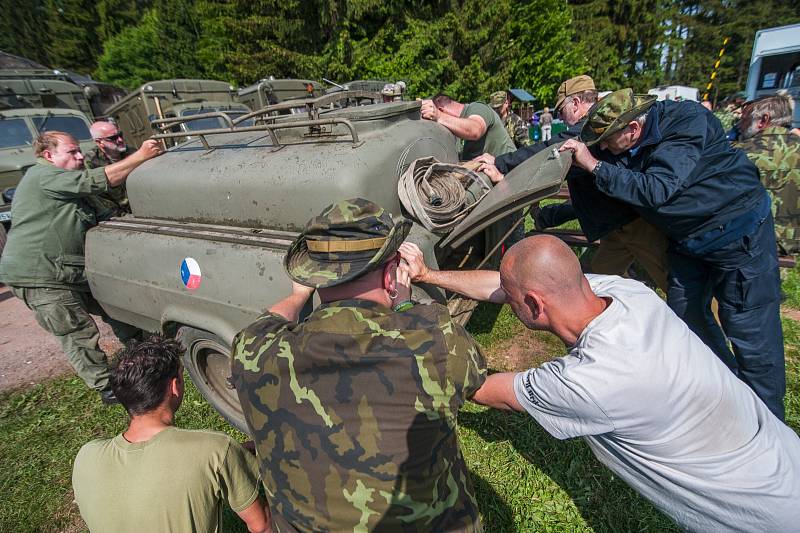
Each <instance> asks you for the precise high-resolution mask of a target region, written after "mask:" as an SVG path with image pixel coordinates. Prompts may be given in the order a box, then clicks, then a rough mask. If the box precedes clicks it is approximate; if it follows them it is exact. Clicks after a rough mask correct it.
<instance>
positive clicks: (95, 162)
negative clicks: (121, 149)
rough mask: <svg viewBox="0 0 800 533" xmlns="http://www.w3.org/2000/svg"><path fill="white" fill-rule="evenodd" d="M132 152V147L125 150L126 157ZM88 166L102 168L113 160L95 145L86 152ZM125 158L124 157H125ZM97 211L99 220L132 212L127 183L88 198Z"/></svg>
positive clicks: (85, 162)
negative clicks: (126, 187)
mask: <svg viewBox="0 0 800 533" xmlns="http://www.w3.org/2000/svg"><path fill="white" fill-rule="evenodd" d="M130 153H131V150H130V148H128V150H127V151H126V152H125V157H127V156H128V154H130ZM84 158H85V161H84V165H85V166H86V168H100V167H104V166H106V165H110V164H111V163H112V161H111V160H110V159H109V158H107V157H106V155H105V154H104V153H103V152H102V151H101V150H100V148H98V147H94V148H92V149H91V150H89V151H88V152H87V153H86V154H84ZM123 159H124V157H123ZM88 201H89V203H90V204H91V205H92V207H93V208H94V210H95V212H96V213H97V219H98V220H108V219H109V218H111V217H119V216H123V215H125V214H127V213H130V212H131V207H130V204H129V203H128V191H127V190H126V189H125V185H120V186H118V187H109V188H108V192H107V193H104V194H100V195H98V196H95V197H94V198H91V199H90V200H88Z"/></svg>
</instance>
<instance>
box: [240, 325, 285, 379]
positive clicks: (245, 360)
mask: <svg viewBox="0 0 800 533" xmlns="http://www.w3.org/2000/svg"><path fill="white" fill-rule="evenodd" d="M289 324H290V322H289V321H288V320H286V318H284V317H282V316H281V315H278V314H275V313H270V312H266V313H264V314H263V315H261V316H260V317H258V319H256V321H255V322H253V323H252V324H250V325H249V326H247V327H246V328H244V329H243V330H242V331H240V332H239V333H238V334H237V335H236V337H234V339H233V346H232V350H231V351H232V353H233V359H232V360H231V373H232V374H233V377H234V378H236V377H240V376H242V375H244V374H246V373H249V372H254V373H256V374H260V372H261V356H262V355H263V354H264V352H266V348H267V347H268V346H269V345H270V344H272V342H273V341H274V340H275V338H276V336H277V335H278V334H279V333H281V332H282V331H283V330H284V329H286V328H287V327H288V326H289Z"/></svg>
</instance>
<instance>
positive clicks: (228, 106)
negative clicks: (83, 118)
mask: <svg viewBox="0 0 800 533" xmlns="http://www.w3.org/2000/svg"><path fill="white" fill-rule="evenodd" d="M107 112H108V116H109V118H111V119H113V120H114V122H116V123H117V125H118V126H119V128H120V130H122V133H123V134H124V135H125V141H126V142H127V143H128V144H129V145H131V146H132V147H135V148H138V147H139V146H141V144H142V143H143V142H144V141H145V140H146V139H149V138H150V136H152V135H153V134H155V133H157V132H158V129H157V128H156V127H155V126H154V125H153V124H152V121H158V120H161V121H164V120H170V119H183V118H187V117H190V116H194V115H200V114H202V115H208V114H213V113H225V114H226V115H227V116H228V117H232V118H236V117H238V116H241V115H244V114H246V113H249V112H250V109H249V108H248V107H247V106H245V105H243V104H241V103H239V99H238V95H237V92H236V88H235V87H234V86H233V85H230V84H229V83H227V82H224V81H216V80H184V79H180V80H178V79H176V80H159V81H151V82H148V83H145V84H144V85H142V86H141V87H139V88H138V89H137V90H135V91H133V92H132V93H130V94H129V95H128V96H126V97H125V98H124V99H122V100H120V101H119V102H117V103H116V104H114V105H113V106H112V107H111V108H109V109H108V110H107ZM176 122H177V123H176V125H175V126H173V127H172V130H173V133H179V132H186V133H187V134H189V133H190V132H191V131H192V130H200V129H206V128H219V127H223V126H225V125H226V122H225V119H224V117H222V115H217V116H214V117H207V118H203V119H201V120H193V121H189V122H181V121H180V120H178V121H176ZM186 136H187V135H183V136H182V137H183V138H185V137H186ZM176 139H179V138H178V137H173V138H170V139H169V142H170V143H171V144H174V142H175V140H176Z"/></svg>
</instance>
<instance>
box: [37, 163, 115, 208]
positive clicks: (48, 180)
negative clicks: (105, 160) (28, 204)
mask: <svg viewBox="0 0 800 533" xmlns="http://www.w3.org/2000/svg"><path fill="white" fill-rule="evenodd" d="M39 183H40V185H41V187H42V191H44V194H45V195H47V196H49V197H50V198H55V199H57V200H70V199H72V198H82V197H85V196H91V195H93V194H98V193H103V192H107V191H108V179H107V178H106V171H105V170H104V169H102V168H94V169H88V170H63V169H59V168H56V167H54V168H53V172H48V173H46V174H44V175H42V177H41V178H40V180H39Z"/></svg>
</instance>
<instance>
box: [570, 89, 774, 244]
mask: <svg viewBox="0 0 800 533" xmlns="http://www.w3.org/2000/svg"><path fill="white" fill-rule="evenodd" d="M595 152H596V154H598V155H597V157H598V158H599V159H600V160H601V161H603V164H602V165H601V166H600V169H599V170H598V172H597V176H596V177H595V179H594V185H595V186H596V188H597V190H599V191H600V192H602V193H605V194H606V195H608V196H610V197H612V198H615V199H617V200H620V201H622V202H624V203H626V204H629V205H631V206H633V208H634V209H635V210H636V211H637V212H638V213H639V214H640V215H641V216H642V218H644V219H645V220H647V221H648V222H650V223H651V224H653V225H654V226H655V227H657V228H659V229H660V230H661V231H663V232H664V233H666V234H667V235H668V236H669V237H670V238H671V239H672V240H673V241H677V242H681V241H684V240H686V239H689V238H692V237H697V236H700V235H702V234H704V233H705V232H707V231H709V230H710V229H712V228H716V227H719V226H721V225H723V224H725V223H727V222H729V221H731V220H733V219H735V218H737V217H738V216H740V215H742V214H744V213H747V212H749V211H752V210H754V209H757V208H758V206H759V204H760V202H762V201H763V200H764V195H765V190H764V187H763V186H762V185H761V182H760V180H759V174H758V169H757V168H756V167H755V165H753V163H751V162H750V161H749V160H748V159H747V156H746V155H745V154H744V152H742V151H741V150H736V149H734V148H732V147H731V145H730V143H729V142H728V140H727V139H726V138H725V132H724V131H723V130H722V125H721V124H720V122H719V120H718V119H717V118H716V117H715V116H714V115H713V114H711V112H709V111H708V110H706V109H704V108H703V107H702V106H700V105H699V104H697V103H696V102H674V101H671V100H665V101H663V102H656V104H655V105H653V107H652V108H651V109H650V111H649V112H648V114H647V122H646V124H645V128H644V131H643V132H642V138H641V141H640V142H639V145H638V146H637V147H635V148H634V149H633V150H631V151H628V152H625V153H623V154H621V155H619V156H615V155H613V154H611V153H610V152H608V151H600V150H595ZM576 208H577V206H576Z"/></svg>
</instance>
